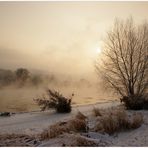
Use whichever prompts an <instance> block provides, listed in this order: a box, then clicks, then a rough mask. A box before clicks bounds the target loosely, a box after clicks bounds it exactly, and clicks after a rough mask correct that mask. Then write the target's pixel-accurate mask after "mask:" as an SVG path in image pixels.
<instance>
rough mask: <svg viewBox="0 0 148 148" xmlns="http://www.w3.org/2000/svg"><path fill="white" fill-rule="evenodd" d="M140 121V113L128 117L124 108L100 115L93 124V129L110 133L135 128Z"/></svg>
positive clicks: (141, 119)
mask: <svg viewBox="0 0 148 148" xmlns="http://www.w3.org/2000/svg"><path fill="white" fill-rule="evenodd" d="M142 123H143V116H142V114H138V113H137V114H133V115H132V116H131V118H130V117H129V116H128V115H127V113H126V112H125V111H124V110H121V111H118V110H117V111H114V112H110V113H107V114H105V115H103V116H101V118H100V119H99V120H98V121H97V123H96V125H95V130H96V131H99V132H105V133H108V134H110V135H111V134H114V133H115V132H118V131H122V130H129V129H136V128H138V127H140V126H141V124H142Z"/></svg>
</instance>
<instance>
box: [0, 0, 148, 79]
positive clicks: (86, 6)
mask: <svg viewBox="0 0 148 148" xmlns="http://www.w3.org/2000/svg"><path fill="white" fill-rule="evenodd" d="M147 14H148V2H127V1H126V2H111V1H110V2H100V1H94V2H77V1H75V2H72V1H71V2H68V1H67V2H54V1H46V2H41V1H40V2H27V1H26V2H2V1H1V2H0V68H5V69H16V68H18V67H25V68H28V69H38V70H43V71H48V72H53V73H62V74H68V75H77V76H85V77H88V76H94V73H95V70H94V61H95V59H96V58H97V57H98V49H99V48H101V45H102V44H103V42H102V40H103V38H104V36H105V34H106V31H107V30H109V29H110V27H111V26H112V24H113V22H114V19H115V18H116V17H118V18H121V19H126V18H128V17H130V16H132V17H133V19H134V20H135V22H136V23H140V22H142V21H143V20H147V19H148V15H147Z"/></svg>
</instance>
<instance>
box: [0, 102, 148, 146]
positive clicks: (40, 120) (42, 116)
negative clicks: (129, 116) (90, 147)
mask: <svg viewBox="0 0 148 148" xmlns="http://www.w3.org/2000/svg"><path fill="white" fill-rule="evenodd" d="M117 104H119V103H118V102H113V103H104V104H99V103H98V104H95V105H84V106H75V107H73V110H72V112H71V113H70V114H57V113H55V112H54V111H46V112H40V111H35V112H28V113H17V114H13V115H11V116H10V117H0V134H11V133H15V134H27V135H33V134H37V133H41V132H42V131H43V130H44V129H46V128H47V127H49V126H50V125H52V124H54V123H56V122H58V121H65V120H69V119H71V118H73V117H75V115H76V114H77V112H78V111H81V112H82V113H84V114H85V115H90V114H91V113H92V109H93V108H94V107H98V108H100V109H101V108H108V107H111V106H116V105H117ZM131 112H132V111H131ZM138 112H141V113H142V114H143V116H144V123H143V124H142V126H141V127H140V128H138V129H135V130H130V131H126V132H120V133H118V134H115V135H113V136H109V135H108V134H100V133H96V132H89V133H87V136H88V137H89V138H88V139H89V140H91V141H92V142H98V145H100V146H148V111H138ZM67 136H69V140H68V142H69V143H70V142H74V141H73V139H74V138H77V135H67V134H65V135H61V136H59V137H58V138H53V139H50V140H48V141H45V142H43V143H41V144H40V146H62V143H66V141H67ZM78 138H79V136H78ZM70 140H71V141H70ZM12 146H13V145H12Z"/></svg>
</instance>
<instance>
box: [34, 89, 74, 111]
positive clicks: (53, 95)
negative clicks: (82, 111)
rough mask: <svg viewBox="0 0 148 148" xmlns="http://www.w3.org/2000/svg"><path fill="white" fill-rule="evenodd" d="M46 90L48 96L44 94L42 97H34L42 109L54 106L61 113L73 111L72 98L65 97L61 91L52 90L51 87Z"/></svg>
mask: <svg viewBox="0 0 148 148" xmlns="http://www.w3.org/2000/svg"><path fill="white" fill-rule="evenodd" d="M46 92H47V96H48V97H45V96H43V97H41V98H37V99H34V101H35V102H36V103H37V104H38V105H39V106H40V108H41V111H45V110H47V109H50V108H54V109H56V111H57V112H59V113H69V112H71V99H72V98H65V97H63V95H62V94H60V93H59V92H57V91H52V90H50V89H48V90H47V91H46ZM72 96H73V94H72Z"/></svg>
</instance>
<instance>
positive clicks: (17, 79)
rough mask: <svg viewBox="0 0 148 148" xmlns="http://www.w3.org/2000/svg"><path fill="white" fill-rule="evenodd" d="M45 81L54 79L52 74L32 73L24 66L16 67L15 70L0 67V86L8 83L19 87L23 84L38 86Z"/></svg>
mask: <svg viewBox="0 0 148 148" xmlns="http://www.w3.org/2000/svg"><path fill="white" fill-rule="evenodd" d="M45 79H46V81H47V80H48V81H50V82H51V81H54V79H55V78H54V76H53V75H50V76H49V75H48V76H45V75H42V74H33V73H31V72H30V71H29V70H28V69H26V68H18V69H16V70H15V71H12V70H5V69H0V87H5V86H9V85H13V84H14V85H17V86H19V87H22V86H25V85H34V86H38V85H40V84H42V83H44V82H45Z"/></svg>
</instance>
